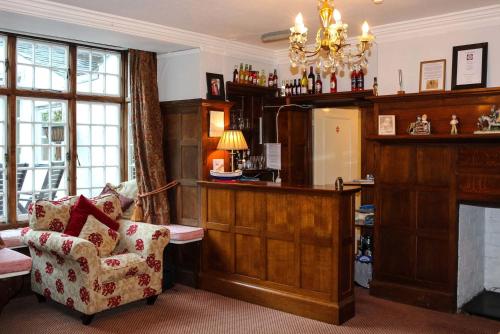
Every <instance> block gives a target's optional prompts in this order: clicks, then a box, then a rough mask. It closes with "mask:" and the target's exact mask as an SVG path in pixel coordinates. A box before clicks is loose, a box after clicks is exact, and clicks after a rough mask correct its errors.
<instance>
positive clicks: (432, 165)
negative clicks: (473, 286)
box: [366, 88, 500, 312]
mask: <svg viewBox="0 0 500 334" xmlns="http://www.w3.org/2000/svg"><path fill="white" fill-rule="evenodd" d="M370 100H372V101H373V102H374V118H373V122H374V124H377V123H378V116H379V115H395V116H396V133H397V135H396V136H379V135H377V134H376V133H370V134H368V135H367V137H366V139H368V140H369V141H371V142H372V143H373V147H374V155H375V159H374V161H375V171H374V174H375V178H376V183H375V205H376V208H377V211H376V221H375V247H374V249H375V259H376V262H375V268H374V279H373V282H372V284H371V287H370V293H371V294H373V295H376V296H379V297H384V298H389V299H393V300H396V301H400V302H405V303H409V304H413V305H419V306H423V307H428V308H433V309H438V310H444V311H449V312H455V311H456V300H457V257H458V255H457V254H458V206H459V204H460V203H482V204H487V205H491V204H493V205H498V204H500V173H499V172H498V171H499V170H500V149H499V145H498V144H499V142H500V135H498V134H489V135H475V134H473V132H474V130H475V129H476V122H477V119H478V117H479V116H481V115H485V114H488V113H489V110H490V108H491V106H492V105H497V106H500V88H489V89H474V90H467V91H453V92H439V93H426V94H407V95H404V96H383V97H372V98H370ZM424 113H425V114H427V115H428V118H429V119H430V121H431V125H432V127H431V128H432V130H433V134H432V135H430V136H410V135H407V134H406V128H407V126H408V124H409V123H410V122H414V121H415V119H416V117H417V115H422V114H424ZM452 114H456V115H457V116H458V119H459V121H460V127H459V135H456V136H453V135H450V134H449V131H450V125H449V121H450V119H451V115H452ZM374 128H375V129H376V128H377V126H374Z"/></svg>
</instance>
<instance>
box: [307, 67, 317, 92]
mask: <svg viewBox="0 0 500 334" xmlns="http://www.w3.org/2000/svg"><path fill="white" fill-rule="evenodd" d="M314 88H315V87H314V72H313V67H312V66H311V67H309V75H308V76H307V94H314V91H315V89H314Z"/></svg>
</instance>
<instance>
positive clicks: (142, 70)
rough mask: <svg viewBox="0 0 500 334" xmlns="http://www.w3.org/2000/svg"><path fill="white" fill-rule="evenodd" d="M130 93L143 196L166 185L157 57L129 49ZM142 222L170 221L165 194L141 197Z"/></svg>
mask: <svg viewBox="0 0 500 334" xmlns="http://www.w3.org/2000/svg"><path fill="white" fill-rule="evenodd" d="M129 54H130V91H131V100H132V110H131V112H132V115H131V116H132V128H133V130H134V131H133V137H134V151H135V166H136V171H137V186H138V190H139V193H140V194H144V193H147V192H150V191H153V190H155V189H158V188H160V187H162V186H164V185H166V183H167V182H166V181H167V178H166V175H165V164H164V158H163V146H162V143H163V127H162V120H161V113H160V101H159V99H158V85H157V82H156V54H155V53H151V52H146V51H139V50H130V53H129ZM141 201H142V208H143V210H144V221H145V222H146V223H152V224H159V225H167V224H169V222H170V213H169V205H168V199H167V192H166V191H164V192H161V193H159V194H155V195H151V196H147V197H144V198H142V200H141Z"/></svg>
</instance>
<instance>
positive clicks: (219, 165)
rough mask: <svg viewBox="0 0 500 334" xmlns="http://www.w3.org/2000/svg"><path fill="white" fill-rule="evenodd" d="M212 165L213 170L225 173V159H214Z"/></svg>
mask: <svg viewBox="0 0 500 334" xmlns="http://www.w3.org/2000/svg"><path fill="white" fill-rule="evenodd" d="M212 165H213V166H212V170H214V171H216V172H219V173H224V159H213V160H212Z"/></svg>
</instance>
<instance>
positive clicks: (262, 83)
mask: <svg viewBox="0 0 500 334" xmlns="http://www.w3.org/2000/svg"><path fill="white" fill-rule="evenodd" d="M266 80H267V79H266V71H264V70H262V71H260V78H259V86H262V87H265V86H266Z"/></svg>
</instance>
